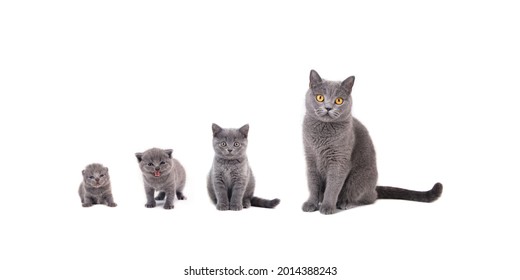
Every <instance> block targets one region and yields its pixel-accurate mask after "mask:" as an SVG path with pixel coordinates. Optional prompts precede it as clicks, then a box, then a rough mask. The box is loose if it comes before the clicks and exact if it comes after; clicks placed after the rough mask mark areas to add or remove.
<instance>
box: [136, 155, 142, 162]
mask: <svg viewBox="0 0 520 280" xmlns="http://www.w3.org/2000/svg"><path fill="white" fill-rule="evenodd" d="M135 157H136V158H137V162H141V161H142V160H143V153H135Z"/></svg>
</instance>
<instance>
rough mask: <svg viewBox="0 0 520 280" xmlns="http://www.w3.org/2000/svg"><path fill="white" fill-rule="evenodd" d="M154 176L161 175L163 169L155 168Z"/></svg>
mask: <svg viewBox="0 0 520 280" xmlns="http://www.w3.org/2000/svg"><path fill="white" fill-rule="evenodd" d="M153 176H155V177H161V171H159V170H155V171H154V172H153Z"/></svg>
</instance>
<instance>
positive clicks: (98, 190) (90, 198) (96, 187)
mask: <svg viewBox="0 0 520 280" xmlns="http://www.w3.org/2000/svg"><path fill="white" fill-rule="evenodd" d="M81 173H82V174H83V182H81V184H80V186H79V191H78V192H79V197H80V198H81V204H82V205H83V207H90V206H92V205H94V204H106V205H108V206H109V207H116V206H117V204H116V203H115V202H114V198H113V196H112V189H111V187H110V176H109V175H108V168H106V167H104V166H103V165H101V164H99V163H93V164H90V165H87V167H85V169H84V170H83V171H82V172H81Z"/></svg>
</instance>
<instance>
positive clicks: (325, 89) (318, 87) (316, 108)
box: [305, 70, 355, 122]
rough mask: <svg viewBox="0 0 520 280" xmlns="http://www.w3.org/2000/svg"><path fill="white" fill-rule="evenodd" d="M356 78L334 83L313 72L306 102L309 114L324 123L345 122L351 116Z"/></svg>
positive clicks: (351, 77) (352, 77)
mask: <svg viewBox="0 0 520 280" xmlns="http://www.w3.org/2000/svg"><path fill="white" fill-rule="evenodd" d="M354 79H355V78H354V76H350V77H349V78H347V79H346V80H344V81H343V82H332V81H327V80H323V79H321V77H320V76H319V75H318V73H317V72H316V71H314V70H311V74H310V83H309V90H308V91H307V97H306V100H305V103H306V107H307V112H308V113H309V114H310V115H311V116H312V117H314V118H316V119H318V120H319V121H322V122H336V121H344V120H346V119H348V117H349V116H350V115H351V109H352V97H351V94H350V93H351V92H352V86H353V85H354Z"/></svg>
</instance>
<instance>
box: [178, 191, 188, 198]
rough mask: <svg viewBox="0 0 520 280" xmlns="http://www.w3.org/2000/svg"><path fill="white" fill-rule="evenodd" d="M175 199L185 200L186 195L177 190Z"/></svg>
mask: <svg viewBox="0 0 520 280" xmlns="http://www.w3.org/2000/svg"><path fill="white" fill-rule="evenodd" d="M176 194H177V199H178V200H186V199H188V198H187V197H186V196H184V194H183V193H182V192H177V193H176Z"/></svg>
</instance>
